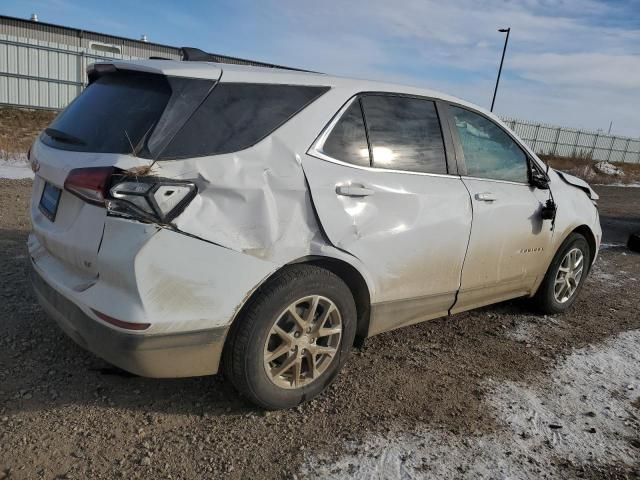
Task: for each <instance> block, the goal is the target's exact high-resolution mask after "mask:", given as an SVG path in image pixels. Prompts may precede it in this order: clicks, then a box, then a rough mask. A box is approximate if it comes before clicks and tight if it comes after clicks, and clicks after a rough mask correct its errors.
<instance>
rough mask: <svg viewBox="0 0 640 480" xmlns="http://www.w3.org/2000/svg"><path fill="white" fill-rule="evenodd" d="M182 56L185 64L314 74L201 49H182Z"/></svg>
mask: <svg viewBox="0 0 640 480" xmlns="http://www.w3.org/2000/svg"><path fill="white" fill-rule="evenodd" d="M180 53H181V54H182V61H184V62H215V63H230V64H235V65H251V66H254V67H266V68H280V69H282V70H293V71H295V72H309V73H318V72H312V71H310V70H303V69H301V68H293V67H285V66H282V65H275V64H272V63H263V62H256V61H254V60H246V59H244V58H235V57H227V56H225V55H218V54H216V53H207V52H205V51H203V50H200V49H199V48H193V47H182V48H181V49H180Z"/></svg>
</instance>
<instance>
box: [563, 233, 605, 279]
mask: <svg viewBox="0 0 640 480" xmlns="http://www.w3.org/2000/svg"><path fill="white" fill-rule="evenodd" d="M572 233H579V234H580V235H582V236H583V237H584V238H585V239H586V240H587V244H588V245H589V254H590V255H591V258H590V259H589V269H591V265H592V264H593V262H594V260H595V257H596V248H597V247H596V246H597V244H596V236H595V235H594V233H593V231H592V230H591V228H589V226H588V225H585V224H583V225H580V226H578V227H576V228H574V229H573V230H571V231H570V232H569V233H568V234H567V235H566V236H565V238H564V239H563V242H564V240H566V239H567V238H568V237H569V235H571V234H572Z"/></svg>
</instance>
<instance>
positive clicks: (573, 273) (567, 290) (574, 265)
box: [553, 248, 584, 303]
mask: <svg viewBox="0 0 640 480" xmlns="http://www.w3.org/2000/svg"><path fill="white" fill-rule="evenodd" d="M583 271H584V255H583V254H582V250H580V249H579V248H573V249H571V250H569V251H568V252H567V254H566V255H565V256H564V258H563V259H562V262H561V263H560V266H559V267H558V272H557V273H556V281H555V284H554V286H553V295H554V297H555V299H556V301H557V302H558V303H565V302H567V301H568V300H569V299H570V298H571V297H572V296H573V294H574V293H575V292H576V290H577V289H578V285H580V280H581V279H582V273H583Z"/></svg>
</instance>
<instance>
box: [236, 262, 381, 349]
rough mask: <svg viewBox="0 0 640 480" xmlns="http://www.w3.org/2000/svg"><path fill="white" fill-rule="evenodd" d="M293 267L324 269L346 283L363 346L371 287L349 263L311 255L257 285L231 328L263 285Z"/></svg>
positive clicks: (357, 340) (246, 299)
mask: <svg viewBox="0 0 640 480" xmlns="http://www.w3.org/2000/svg"><path fill="white" fill-rule="evenodd" d="M291 265H313V266H316V267H320V268H324V269H325V270H329V271H330V272H332V273H333V274H335V275H337V276H338V277H339V278H340V279H341V280H342V281H343V282H344V283H346V284H347V287H348V288H349V290H350V291H351V294H352V295H353V300H354V302H355V304H356V312H357V315H358V318H357V327H356V340H355V343H356V344H361V343H362V342H363V341H364V339H365V338H366V337H367V336H368V332H369V319H370V313H371V293H370V289H369V285H368V283H367V281H366V280H365V278H364V276H363V275H362V274H361V273H360V271H359V270H358V269H357V268H356V267H354V266H353V265H351V264H350V263H348V262H347V261H345V260H342V259H339V258H335V257H327V256H322V255H309V256H305V257H302V258H298V259H296V260H293V261H291V262H289V263H287V264H285V265H282V266H281V267H280V268H278V269H276V270H275V271H274V272H273V273H271V274H270V275H268V276H267V277H266V278H264V279H263V280H262V282H260V284H259V285H256V287H255V288H254V289H253V291H252V292H251V293H250V294H249V295H247V297H246V298H245V300H244V302H243V303H242V305H241V306H240V308H238V310H237V311H236V313H235V315H234V316H233V320H232V321H231V324H230V328H233V326H234V325H235V324H236V321H237V320H238V318H240V317H241V316H242V313H243V311H244V310H245V308H246V307H247V306H248V305H250V304H251V301H252V300H253V299H254V298H255V296H256V295H258V294H259V292H260V289H261V287H262V286H263V285H266V284H267V283H268V282H269V281H271V280H272V279H273V278H274V277H276V276H278V275H279V274H280V273H281V272H282V270H283V269H285V268H287V267H288V266H291Z"/></svg>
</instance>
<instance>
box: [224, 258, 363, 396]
mask: <svg viewBox="0 0 640 480" xmlns="http://www.w3.org/2000/svg"><path fill="white" fill-rule="evenodd" d="M355 332H356V307H355V302H354V300H353V296H352V295H351V291H350V290H349V288H348V287H347V285H346V284H345V283H344V282H343V281H342V280H341V279H340V278H339V277H338V276H336V275H335V274H333V273H332V272H330V271H328V270H325V269H322V268H319V267H315V266H310V265H292V266H289V267H286V268H285V269H284V270H283V271H281V272H279V273H278V274H276V276H275V277H274V278H272V279H271V280H269V281H268V282H267V283H266V284H265V285H264V286H262V287H261V288H260V289H258V291H257V292H256V294H255V295H254V296H253V297H252V299H251V300H250V301H249V303H248V305H247V306H246V307H245V308H244V310H243V312H242V315H241V317H240V318H238V320H237V322H236V323H234V325H233V327H232V330H231V332H230V338H229V341H228V343H227V345H226V346H225V352H224V359H223V362H224V364H223V369H224V372H225V374H226V376H227V378H228V379H229V380H230V381H231V383H233V385H234V386H235V387H236V389H237V390H239V391H240V392H241V393H242V394H244V395H245V396H246V397H248V398H249V399H250V400H251V401H253V402H254V403H256V404H258V405H260V406H261V407H264V408H267V409H280V408H289V407H293V406H296V405H299V404H300V403H302V402H305V401H307V400H310V399H312V398H313V397H315V396H317V395H319V394H320V393H321V392H322V391H323V390H325V389H326V388H327V387H328V386H329V384H330V383H331V382H332V381H333V380H334V379H335V377H336V376H337V374H338V372H339V371H340V369H341V367H342V365H343V364H344V363H345V361H346V359H347V357H348V355H349V351H350V350H351V346H352V345H353V340H354V337H355Z"/></svg>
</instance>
